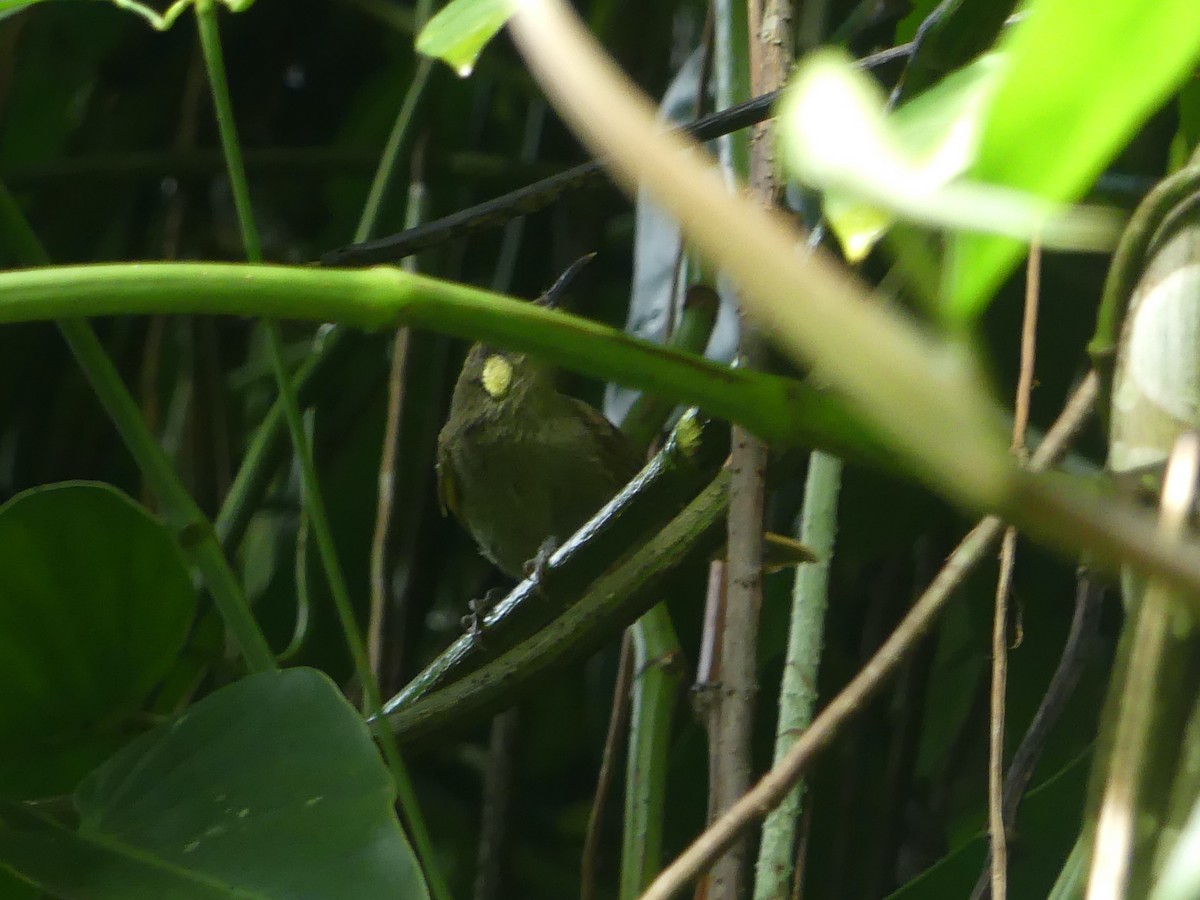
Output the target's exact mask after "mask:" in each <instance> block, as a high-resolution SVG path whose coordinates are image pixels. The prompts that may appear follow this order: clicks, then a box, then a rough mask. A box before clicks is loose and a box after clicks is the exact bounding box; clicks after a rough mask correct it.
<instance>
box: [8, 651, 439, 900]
mask: <svg viewBox="0 0 1200 900" xmlns="http://www.w3.org/2000/svg"><path fill="white" fill-rule="evenodd" d="M393 798H394V790H393V785H392V779H391V776H390V774H389V773H388V771H387V769H386V768H385V767H384V765H383V763H382V761H381V760H380V758H379V754H378V752H377V751H376V749H375V746H374V744H373V743H372V742H371V737H370V734H369V733H368V731H367V728H366V725H365V724H364V723H363V721H362V718H361V717H360V716H359V715H358V714H357V713H356V712H355V711H354V709H353V708H351V706H350V705H349V704H348V703H347V702H346V701H345V699H344V698H343V697H342V695H341V694H340V693H339V692H338V690H337V688H336V687H335V686H334V685H333V683H332V682H330V681H329V679H328V678H326V677H325V676H324V675H322V674H321V673H320V672H317V671H316V670H314V669H289V670H287V671H283V672H264V673H262V674H259V675H253V676H251V677H249V678H245V679H243V680H242V681H239V682H237V683H236V684H233V685H230V686H229V687H226V688H223V689H221V690H219V691H217V692H216V693H215V694H212V695H211V696H209V697H207V698H205V699H204V700H202V701H200V702H199V703H197V704H196V705H195V706H193V707H191V708H190V709H189V710H187V711H186V712H185V713H183V715H181V716H180V717H179V718H178V719H177V720H175V721H174V722H172V723H170V724H168V725H164V726H162V727H160V728H157V729H155V730H154V731H152V732H150V733H148V734H145V735H143V736H141V737H139V738H138V739H137V740H135V741H134V742H133V743H131V744H130V745H128V746H127V747H125V749H123V750H122V751H121V752H120V753H118V754H117V755H116V756H115V757H113V758H112V759H111V760H109V761H108V762H106V763H105V764H104V765H103V766H101V767H100V768H99V769H97V770H96V771H95V772H93V773H92V774H91V775H89V776H88V778H87V779H86V780H85V781H84V782H83V784H81V785H80V786H79V789H78V790H77V791H76V793H75V805H76V807H77V808H78V810H79V814H80V817H81V822H80V826H79V830H78V831H77V832H72V831H69V830H67V829H65V828H63V827H61V826H58V825H54V824H52V823H50V822H48V821H47V820H45V819H42V818H40V817H35V816H33V815H32V814H30V813H29V812H27V811H24V810H20V809H16V810H14V809H13V808H12V807H11V806H10V807H8V808H3V807H0V863H3V864H4V865H7V866H8V867H10V868H12V869H13V870H15V871H16V872H17V873H18V874H20V875H21V876H23V877H24V878H26V879H27V880H29V881H31V882H33V883H35V884H37V885H39V886H41V887H43V888H44V889H46V890H48V891H50V892H51V893H54V894H55V895H58V896H62V897H65V898H68V900H93V898H113V900H116V898H121V900H143V898H144V900H152V898H153V900H159V898H163V897H172V898H182V900H191V898H210V897H211V898H218V897H220V898H263V900H267V898H270V900H283V898H288V900H293V898H306V900H325V898H328V900H343V898H349V897H353V898H355V900H374V898H380V900H383V898H388V900H396V898H404V900H423V898H427V897H428V893H427V891H426V888H425V885H424V881H423V880H422V878H421V874H420V871H419V869H418V867H417V863H416V859H415V857H414V856H413V853H412V850H411V849H410V848H409V845H408V843H407V841H406V840H405V838H404V835H403V833H402V832H401V830H400V825H399V823H398V822H397V820H396V816H395V812H394V810H393V807H392V803H393Z"/></svg>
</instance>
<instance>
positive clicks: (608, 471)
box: [437, 344, 641, 578]
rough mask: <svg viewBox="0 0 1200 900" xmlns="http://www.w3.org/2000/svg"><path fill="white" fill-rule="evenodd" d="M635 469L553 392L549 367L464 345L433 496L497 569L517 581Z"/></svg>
mask: <svg viewBox="0 0 1200 900" xmlns="http://www.w3.org/2000/svg"><path fill="white" fill-rule="evenodd" d="M639 468H641V460H639V458H638V456H637V454H636V453H635V452H634V450H633V447H632V446H631V445H630V443H629V441H628V440H627V439H626V438H625V436H624V435H622V434H621V432H619V431H618V430H617V429H616V428H615V427H613V425H612V423H611V422H609V421H608V419H606V418H605V417H604V416H603V415H601V413H600V412H599V411H598V410H596V409H595V408H594V407H592V406H589V405H588V404H587V403H584V402H583V401H582V400H579V399H576V398H575V397H571V396H568V395H567V394H564V393H562V392H561V391H559V389H558V384H557V375H556V372H555V370H554V369H553V368H551V367H550V366H547V365H545V364H543V363H540V362H538V361H536V360H534V359H533V358H532V357H530V356H527V355H526V354H523V353H510V352H507V351H503V350H496V349H494V348H492V347H488V346H486V345H483V344H476V345H474V346H473V347H472V348H471V350H470V352H469V353H468V354H467V358H466V361H465V362H464V363H463V368H462V372H461V374H460V375H459V376H458V382H457V383H456V384H455V386H454V396H453V398H452V399H451V401H450V415H449V417H448V419H447V420H446V424H445V426H444V427H443V428H442V431H441V433H440V434H439V435H438V450H437V483H438V497H439V499H440V500H441V502H442V506H443V508H444V509H446V510H449V511H450V512H451V513H453V514H454V516H455V518H457V519H458V520H459V521H460V522H461V523H462V524H463V525H464V526H465V527H466V529H467V531H469V532H470V533H471V536H472V537H474V538H475V542H476V543H477V544H478V545H479V549H480V550H481V551H482V552H483V555H484V556H486V557H487V558H488V559H490V560H491V561H492V562H493V563H495V564H496V566H497V567H498V568H499V569H500V571H502V572H504V573H505V574H506V575H509V576H512V577H513V578H520V577H522V576H523V574H524V572H525V569H526V564H527V563H529V562H530V561H531V560H534V559H535V558H538V557H539V555H540V554H543V551H544V550H545V549H546V548H548V547H549V546H552V545H553V543H555V542H557V541H561V540H563V539H565V538H567V537H570V536H571V535H572V534H574V533H575V531H576V530H577V529H578V528H579V526H581V525H582V524H583V523H584V522H586V521H587V520H588V519H589V518H590V517H591V516H592V515H593V514H594V513H595V512H596V511H597V510H599V509H600V507H601V506H603V505H604V504H605V503H607V502H608V501H609V500H610V499H612V497H613V496H614V495H615V494H616V493H617V491H619V490H620V489H621V488H622V487H624V486H625V484H626V483H627V482H628V481H629V480H630V479H631V478H632V477H633V476H634V475H635V474H636V473H637V471H638V469H639Z"/></svg>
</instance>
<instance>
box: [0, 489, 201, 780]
mask: <svg viewBox="0 0 1200 900" xmlns="http://www.w3.org/2000/svg"><path fill="white" fill-rule="evenodd" d="M195 603H196V598H195V593H194V591H193V590H192V586H191V582H190V580H189V578H188V573H187V569H186V567H185V566H184V563H183V559H182V557H181V556H180V553H179V550H178V549H177V548H176V546H175V544H174V542H173V541H172V540H171V537H170V535H168V534H167V532H166V530H165V529H164V528H163V526H162V525H160V524H159V523H158V522H157V521H155V519H153V518H152V517H151V516H150V514H149V513H147V512H146V511H145V510H143V509H142V508H141V507H139V506H138V505H137V504H135V503H134V502H133V501H132V500H130V499H129V498H128V497H126V496H125V495H124V494H122V493H120V492H119V491H117V490H115V489H114V488H111V487H108V486H107V485H102V484H88V483H69V484H61V485H53V486H50V487H44V488H36V489H34V490H31V491H27V492H25V493H23V494H20V495H18V496H17V497H14V498H13V499H12V500H10V501H9V502H8V503H7V504H5V505H4V506H3V507H0V685H3V689H2V690H0V795H3V796H9V797H14V798H30V797H36V796H46V795H48V794H62V793H67V792H69V791H70V790H71V789H72V788H74V787H75V785H76V784H77V783H78V782H79V779H80V778H81V777H82V776H83V775H84V774H85V773H86V772H88V771H90V770H91V769H93V768H94V767H95V766H96V765H98V764H99V763H100V762H101V760H103V759H105V758H107V757H108V756H109V755H110V754H111V753H112V752H113V751H114V750H115V749H116V748H117V747H119V746H121V744H123V743H124V742H125V741H126V740H127V739H128V737H129V732H130V727H129V719H130V717H131V715H133V714H136V713H137V712H138V711H139V710H140V709H141V707H142V704H143V702H144V701H145V699H146V696H147V695H148V694H149V693H150V690H151V689H152V688H153V687H154V686H155V684H157V683H158V681H159V680H160V679H161V678H162V677H163V675H164V674H165V673H166V672H167V670H168V668H169V667H170V665H171V663H172V661H173V660H174V659H175V657H176V656H177V655H178V653H179V650H180V648H181V647H182V646H183V641H184V638H185V637H186V635H187V629H188V625H189V623H190V622H191V620H192V615H193V612H194V608H195Z"/></svg>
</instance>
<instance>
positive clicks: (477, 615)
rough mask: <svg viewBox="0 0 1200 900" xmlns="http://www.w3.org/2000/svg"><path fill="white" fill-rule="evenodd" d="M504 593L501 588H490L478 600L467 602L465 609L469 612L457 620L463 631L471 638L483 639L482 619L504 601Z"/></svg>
mask: <svg viewBox="0 0 1200 900" xmlns="http://www.w3.org/2000/svg"><path fill="white" fill-rule="evenodd" d="M504 595H505V591H504V590H503V589H501V588H492V589H491V590H489V591H488V592H487V593H486V594H484V595H483V596H482V597H480V598H477V599H476V598H472V599H471V600H468V601H467V609H469V610H470V612H469V613H467V614H466V615H465V616H463V617H462V618H461V619H459V622H460V623H461V624H462V627H463V631H465V632H467V633H469V634H470V635H471V637H472V638H474V639H476V640H479V639H480V638H482V637H483V631H484V626H483V617H484V616H486V615H487V614H488V613H489V612H491V610H492V608H493V607H494V606H495V605H496V604H497V603H499V602H500V601H501V600H502V599H504Z"/></svg>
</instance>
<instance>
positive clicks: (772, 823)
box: [754, 450, 842, 900]
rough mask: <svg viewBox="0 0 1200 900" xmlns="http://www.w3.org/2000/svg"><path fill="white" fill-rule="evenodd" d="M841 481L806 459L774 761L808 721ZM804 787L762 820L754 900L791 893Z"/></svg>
mask: <svg viewBox="0 0 1200 900" xmlns="http://www.w3.org/2000/svg"><path fill="white" fill-rule="evenodd" d="M841 483H842V462H841V460H839V459H838V458H837V457H834V456H829V455H828V454H826V453H822V452H820V451H819V450H816V451H813V453H812V456H811V457H810V458H809V463H808V478H807V482H806V484H805V488H804V506H803V509H802V510H801V513H800V534H799V538H800V542H801V543H802V544H804V545H805V546H806V547H808V548H809V549H811V550H812V551H813V553H815V554H816V556H817V561H816V562H813V563H807V564H806V565H803V566H800V567H799V568H797V569H796V580H795V585H794V587H793V591H792V614H791V623H790V626H789V629H788V645H787V654H786V657H785V661H784V665H783V684H782V687H781V689H780V692H779V720H778V723H777V725H776V727H775V763H776V764H778V763H779V761H780V760H781V759H783V758H784V756H786V755H787V752H788V750H789V749H791V747H792V745H793V744H794V743H795V742H796V739H797V738H798V737H799V736H800V734H801V733H803V732H804V731H805V730H806V729H807V728H808V726H809V725H810V724H812V718H813V709H814V707H815V706H816V702H817V675H818V670H819V669H820V664H821V648H822V644H823V641H824V635H825V610H826V608H827V607H828V603H829V567H830V564H831V562H832V559H833V544H834V538H835V536H836V534H837V511H838V495H839V493H840V491H841ZM803 790H804V782H800V783H799V784H797V785H796V786H795V787H794V788H792V790H791V791H790V792H789V793H788V795H787V796H786V797H785V798H784V800H783V802H782V803H780V804H779V806H777V807H775V809H773V810H772V811H771V813H770V815H768V816H767V818H766V821H765V822H764V823H763V835H762V843H761V844H760V845H759V853H758V862H757V863H756V865H755V878H754V896H755V900H770V898H774V897H786V896H788V894H789V892H790V891H791V881H792V868H793V864H794V862H795V857H796V852H795V848H796V823H797V820H798V819H799V816H800V800H801V797H802V794H803Z"/></svg>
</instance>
